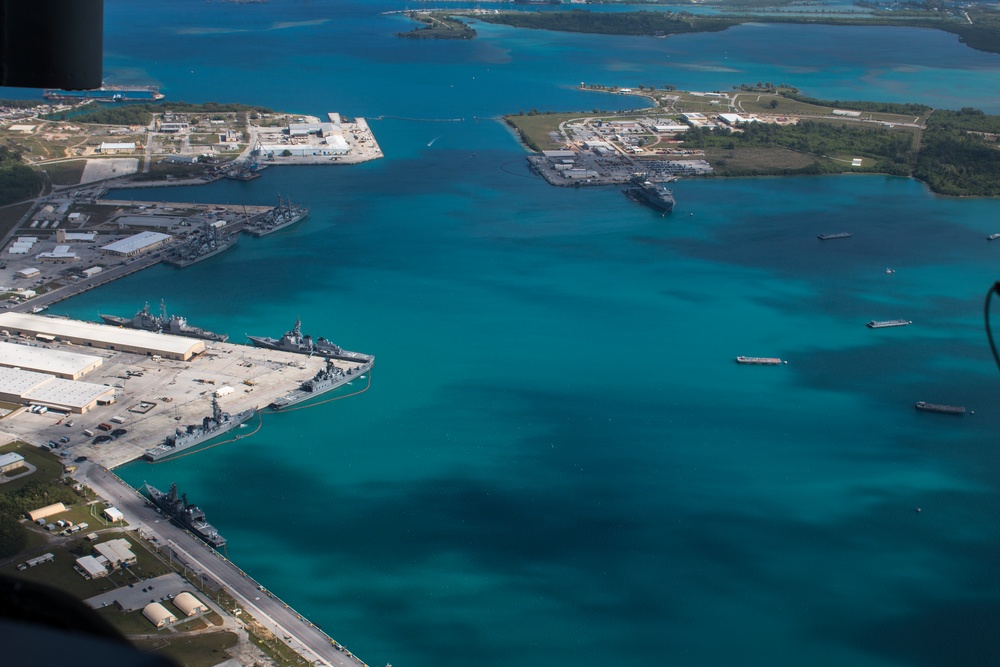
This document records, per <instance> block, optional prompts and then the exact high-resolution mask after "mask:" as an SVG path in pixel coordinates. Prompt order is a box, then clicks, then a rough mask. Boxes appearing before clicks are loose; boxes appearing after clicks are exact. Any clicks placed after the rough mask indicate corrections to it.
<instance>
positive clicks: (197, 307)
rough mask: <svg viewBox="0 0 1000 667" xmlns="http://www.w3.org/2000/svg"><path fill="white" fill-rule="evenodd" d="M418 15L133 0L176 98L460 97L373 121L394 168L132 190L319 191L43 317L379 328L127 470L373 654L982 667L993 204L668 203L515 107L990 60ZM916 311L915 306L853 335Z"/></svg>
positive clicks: (394, 108) (991, 501) (770, 36)
mask: <svg viewBox="0 0 1000 667" xmlns="http://www.w3.org/2000/svg"><path fill="white" fill-rule="evenodd" d="M393 8H396V7H390V6H381V5H377V6H371V5H368V4H362V3H354V4H351V3H332V2H329V3H325V2H312V3H293V2H277V1H273V2H271V3H268V4H265V5H228V4H225V5H223V4H206V3H198V2H190V3H178V4H175V5H171V6H170V7H163V6H160V5H159V4H155V3H143V4H141V5H138V6H135V5H133V4H132V3H123V2H117V1H115V0H111V1H109V2H108V27H109V35H110V38H109V39H108V41H107V43H108V50H109V56H108V61H109V69H110V70H111V71H112V72H114V73H115V75H116V76H118V77H119V78H123V77H125V75H126V73H127V72H133V73H140V72H141V73H143V75H144V76H149V77H151V78H153V79H155V80H157V81H159V82H161V84H162V85H163V88H164V91H165V92H167V93H168V95H170V97H171V99H188V100H202V99H206V100H207V99H214V100H220V99H221V100H224V101H225V100H239V101H245V102H260V103H262V104H267V105H270V106H273V107H275V108H281V109H291V110H297V111H302V112H304V113H314V114H321V113H325V112H326V111H334V110H336V111H340V112H342V113H344V114H346V115H365V116H369V117H374V116H378V115H380V114H385V115H386V116H397V117H405V118H463V119H464V120H462V121H460V122H416V121H406V120H399V119H392V118H386V119H385V120H379V121H375V120H373V121H372V125H373V130H374V132H375V134H376V137H377V138H378V140H379V142H380V144H381V146H382V148H383V150H384V152H385V154H386V156H387V157H386V159H384V160H380V161H377V162H373V163H369V164H365V165H361V166H357V167H350V168H343V169H338V168H287V169H280V168H274V169H269V170H267V171H266V172H265V174H264V176H263V178H261V179H259V180H257V181H254V182H251V183H236V182H223V183H218V184H214V185H211V186H207V187H201V188H177V189H169V190H167V189H157V190H148V191H129V193H128V194H125V193H113V196H125V197H130V198H136V199H141V198H149V199H172V200H177V199H191V200H196V201H218V202H246V203H254V204H256V203H264V204H266V203H272V202H273V201H274V199H275V197H276V195H277V193H279V192H280V193H281V194H282V195H286V196H290V197H291V198H292V199H293V200H295V201H301V202H303V203H306V204H307V205H309V206H310V207H311V208H312V216H311V217H310V218H309V219H308V220H307V221H306V222H304V223H303V224H301V225H298V226H296V227H295V228H293V229H292V230H289V231H287V232H283V233H281V234H278V235H275V236H271V237H266V238H264V239H250V238H245V239H242V240H241V241H240V243H239V245H238V246H237V247H236V248H235V249H234V250H232V251H231V252H229V253H227V254H225V255H222V256H220V257H217V258H213V259H211V260H208V261H206V262H204V263H201V264H199V265H197V266H195V267H191V268H189V269H185V270H176V269H172V268H167V267H157V268H155V269H152V270H149V271H146V272H143V273H141V274H137V275H135V276H133V277H130V278H128V279H126V280H123V281H119V282H117V283H115V284H113V285H111V286H108V287H107V288H102V289H101V290H99V291H96V292H92V293H88V294H84V295H82V296H80V297H77V298H75V299H73V300H71V301H68V302H64V303H62V304H59V305H58V306H55V307H54V308H53V311H55V312H61V313H66V314H70V315H74V316H78V317H86V318H95V317H96V314H97V312H99V311H101V312H103V311H111V312H122V313H125V314H128V313H130V312H132V311H133V310H134V309H136V308H138V307H139V306H140V305H141V304H142V302H143V301H146V300H149V301H154V302H155V300H156V299H159V298H161V297H162V298H165V299H166V301H167V304H168V306H169V307H170V310H171V311H172V312H178V313H183V314H184V315H186V316H188V317H189V318H190V320H191V321H192V322H194V323H196V324H198V325H200V326H204V327H206V328H209V329H212V330H219V331H226V332H228V333H229V334H230V335H231V336H232V338H233V339H234V340H237V341H238V340H239V339H240V338H242V336H243V334H245V333H251V334H269V335H277V334H279V333H280V332H282V331H284V330H286V329H287V328H289V327H290V326H291V324H292V322H294V320H295V318H296V317H298V316H301V317H302V320H303V326H304V328H305V330H306V331H307V332H311V333H313V334H314V335H325V336H329V337H330V338H332V339H333V340H335V341H337V342H338V343H339V344H341V345H343V346H344V347H347V348H348V349H357V350H362V351H366V352H371V353H374V354H376V355H377V366H376V368H375V371H374V374H373V379H374V381H373V385H372V389H371V390H369V391H368V392H366V393H364V394H361V395H359V396H355V397H352V398H349V399H347V400H343V401H337V402H334V403H330V404H327V405H325V406H323V407H321V408H317V409H314V410H306V411H300V412H296V413H289V414H267V415H265V417H264V428H263V429H262V430H261V431H260V432H259V433H258V434H257V435H255V436H253V437H252V438H249V439H244V440H241V441H240V443H239V444H238V446H237V445H235V444H234V445H230V446H225V447H218V448H214V449H212V450H209V451H206V452H204V453H201V454H199V455H198V456H195V457H187V458H184V459H182V460H179V461H177V462H172V463H166V464H161V465H156V466H149V465H145V464H132V465H128V466H125V467H123V468H121V469H119V473H120V474H121V475H122V476H123V477H124V478H125V479H126V480H128V481H129V482H131V483H133V484H136V485H139V484H141V483H142V482H143V481H149V482H151V483H153V484H154V485H157V486H163V485H166V484H169V483H170V482H171V481H177V482H178V483H179V484H180V485H181V486H182V487H183V488H184V489H185V490H186V491H187V492H188V493H189V495H190V497H191V498H192V499H193V500H195V501H196V502H198V503H199V504H200V505H202V506H203V507H204V508H205V509H206V511H207V512H208V514H209V517H210V519H211V520H212V522H213V523H214V524H216V525H217V526H218V527H219V528H220V530H221V531H222V532H223V534H225V535H226V536H227V537H228V539H229V555H230V556H231V557H232V558H233V559H234V560H236V561H237V562H238V563H239V564H240V565H241V567H243V568H244V569H245V570H247V571H248V572H250V573H251V574H253V576H254V577H256V578H257V579H259V580H260V581H262V582H263V583H265V585H267V586H268V587H269V588H270V589H272V590H274V591H275V592H276V593H277V594H278V595H280V596H281V597H282V598H283V599H285V600H286V601H287V602H289V603H290V604H291V605H292V606H294V607H295V608H296V609H298V610H300V611H301V612H302V613H304V614H306V615H308V617H309V618H310V619H311V620H313V621H315V622H317V623H319V624H320V625H321V626H322V627H323V628H324V629H325V630H326V631H327V632H328V633H329V634H331V636H333V637H334V638H336V639H337V640H338V641H340V642H342V643H344V644H346V645H347V646H348V647H350V648H351V650H352V651H354V652H356V653H357V654H359V655H360V656H362V657H363V658H364V659H365V660H366V661H367V662H368V663H369V664H372V665H379V664H385V663H386V662H392V663H393V664H394V665H397V667H398V666H401V665H410V666H418V667H424V666H429V665H454V666H456V667H458V666H465V665H469V664H480V665H501V664H515V663H516V664H531V665H535V664H549V665H556V666H562V665H565V666H567V667H568V666H569V665H578V664H585V663H590V662H593V661H595V660H614V661H615V662H616V663H618V664H623V665H651V666H652V665H662V664H678V665H713V664H741V665H801V664H804V663H809V664H819V665H844V664H852V665H864V666H873V667H874V666H878V667H883V666H890V665H893V666H895V665H942V664H949V665H950V664H961V665H978V664H982V665H992V664H996V662H997V660H998V658H1000V646H998V642H997V639H996V638H995V637H996V635H995V632H994V628H995V626H996V622H997V621H998V620H1000V606H998V604H997V599H998V597H997V593H998V588H1000V580H998V575H997V573H996V567H995V564H996V562H997V556H998V545H1000V534H998V528H997V524H996V521H995V517H996V512H997V510H998V509H1000V507H998V505H1000V498H998V493H997V491H998V484H1000V479H998V469H997V465H996V456H995V448H996V446H997V444H998V443H997V436H996V433H997V430H998V426H1000V423H998V422H1000V416H998V412H997V410H996V408H995V405H994V401H995V393H996V388H997V385H998V378H997V375H996V368H995V367H994V366H993V365H992V360H991V357H990V353H989V350H988V348H987V345H986V340H985V335H984V333H983V325H982V301H983V297H984V295H985V293H986V290H987V288H988V287H989V286H990V285H991V284H992V282H993V281H994V280H995V279H996V277H997V276H996V266H997V263H996V252H997V251H998V250H1000V248H998V247H997V246H995V245H994V244H991V243H989V242H987V241H986V240H985V236H986V235H987V234H989V233H993V232H1000V228H998V227H997V224H998V223H997V220H998V219H1000V218H998V215H997V214H998V212H1000V211H998V207H1000V204H998V202H997V201H995V200H957V199H945V198H939V197H935V196H933V195H931V194H929V193H928V192H927V191H926V190H925V189H924V188H923V187H922V186H921V185H920V184H919V183H916V182H914V181H908V180H904V179H895V178H884V177H877V176H876V177H850V176H846V177H834V178H795V179H769V178H765V179H742V180H726V181H721V180H720V181H712V180H693V179H692V180H684V181H681V182H679V183H677V184H676V188H675V192H676V194H677V197H678V205H677V208H676V209H675V211H674V212H673V214H671V215H670V216H668V217H666V218H661V217H660V216H658V215H657V214H655V213H654V212H652V211H651V210H649V209H646V208H643V207H640V206H637V205H635V204H633V203H631V202H630V201H628V200H627V199H626V198H625V197H623V196H622V195H621V194H620V193H619V192H618V191H617V189H615V188H597V189H558V188H551V187H549V186H547V185H546V184H544V183H543V182H541V181H539V180H538V179H536V178H533V177H532V176H531V175H530V173H529V172H528V170H527V169H526V165H525V162H524V152H523V150H522V149H521V148H520V147H519V146H518V145H517V143H516V141H515V140H514V139H513V137H512V136H511V134H510V133H509V132H508V131H507V130H506V129H505V128H504V127H503V126H502V125H501V124H499V123H498V122H495V121H493V120H489V117H490V116H493V115H496V114H499V113H502V112H505V111H511V110H517V109H519V108H522V107H523V108H524V109H530V108H539V109H546V108H553V109H554V108H559V109H567V108H584V109H588V108H591V107H593V106H600V107H602V108H612V106H611V105H612V104H628V103H634V102H631V101H630V100H627V99H624V98H622V97H620V96H619V97H595V96H594V95H593V94H585V93H580V92H577V91H575V90H573V89H572V86H573V85H574V84H576V83H578V82H579V81H581V80H587V81H600V82H604V83H622V84H628V83H639V82H643V81H644V80H645V81H650V80H652V81H653V82H656V83H657V84H662V83H668V82H671V83H674V84H676V85H679V86H680V87H690V88H694V89H715V88H728V87H730V86H732V85H734V84H739V83H743V82H747V81H757V80H778V79H786V78H794V81H793V82H794V83H796V84H797V85H799V86H800V87H801V88H803V90H805V91H806V92H808V93H809V94H814V95H818V96H824V97H840V98H881V99H897V100H905V101H910V100H914V101H924V102H928V103H931V104H936V105H942V106H952V107H959V106H966V105H969V106H980V107H982V108H985V109H989V110H992V111H998V109H997V108H996V107H995V105H996V101H995V97H994V96H993V92H992V91H994V90H996V88H997V86H996V83H997V81H996V78H997V72H1000V67H998V65H1000V57H998V56H995V55H989V54H982V53H979V52H975V51H971V50H969V49H967V48H965V47H962V46H961V45H959V44H958V43H957V41H956V40H955V39H954V38H952V37H950V36H946V35H939V34H937V33H933V32H928V31H914V30H902V29H896V30H882V31H879V30H874V31H873V30H870V29H850V30H839V31H833V29H825V28H818V27H803V28H792V27H782V28H773V29H772V28H771V27H767V28H760V27H755V26H748V27H745V28H742V29H737V30H731V31H727V32H726V33H723V34H717V35H707V36H692V37H690V38H684V39H680V40H674V39H668V40H646V39H623V38H601V37H585V36H574V35H549V34H546V33H526V32H519V31H515V30H510V29H506V28H494V27H485V26H484V27H483V29H482V30H481V34H482V35H483V37H482V38H481V39H478V40H474V41H473V42H469V43H463V44H449V43H424V42H419V43H418V42H410V41H406V40H397V39H395V38H393V37H392V33H393V32H394V31H397V30H399V29H402V26H401V25H400V24H399V21H398V19H395V18H392V17H383V16H380V15H378V13H377V12H378V11H381V10H383V9H393ZM185 9H187V10H188V11H184V10H185ZM321 19H329V20H327V21H326V22H325V23H308V24H304V25H298V26H296V27H275V24H276V23H278V22H306V21H314V20H321ZM205 26H209V27H215V28H216V29H222V28H224V29H225V30H226V32H206V31H205V30H204V29H203V28H204V27H205ZM151 35H152V36H153V37H156V39H154V38H152V37H151ZM830 37H836V40H837V41H836V46H830V44H831V42H830V41H829V39H828V38H830ZM777 41H780V43H781V44H782V50H783V53H778V52H777V50H776V49H775V48H774V46H773V45H774V43H775V42H777ZM292 45H294V48H293V46H292ZM821 45H822V47H821ZM831 50H832V51H831ZM208 54H213V55H211V56H209V55H208ZM788 54H793V55H794V57H789V56H788ZM830 61H833V62H834V63H835V64H834V66H832V67H830V66H829V64H828V63H829V62H830ZM789 63H794V65H790V64H789ZM595 100H600V101H595ZM953 100H954V101H959V102H958V103H956V104H950V101H953ZM990 105H994V106H993V107H991V106H990ZM837 231H850V232H853V233H854V236H853V237H851V238H850V239H846V240H843V241H832V242H827V243H823V242H820V241H818V240H817V239H816V235H817V234H819V233H824V232H837ZM886 266H892V267H893V268H895V269H896V273H894V274H886V273H885V268H886ZM165 285H170V289H169V291H167V290H166V288H165ZM896 317H902V318H906V319H911V320H913V321H914V324H913V326H910V327H905V328H900V329H885V330H877V331H876V330H870V329H868V328H866V327H865V326H864V323H865V322H867V321H868V320H870V319H890V318H896ZM740 354H748V355H761V356H780V357H782V358H784V359H787V360H788V361H789V363H788V364H787V365H783V366H781V367H776V368H775V367H744V366H738V365H736V364H735V363H733V358H734V357H735V356H737V355H740ZM916 400H927V401H933V402H942V403H953V404H962V405H966V406H967V407H969V408H970V410H974V411H975V414H974V415H973V414H967V415H965V416H964V417H962V418H949V417H946V416H941V415H933V414H924V413H918V412H917V411H915V410H914V409H913V402H914V401H916ZM917 507H920V508H921V509H922V511H921V512H919V513H918V512H915V511H914V510H915V508H917Z"/></svg>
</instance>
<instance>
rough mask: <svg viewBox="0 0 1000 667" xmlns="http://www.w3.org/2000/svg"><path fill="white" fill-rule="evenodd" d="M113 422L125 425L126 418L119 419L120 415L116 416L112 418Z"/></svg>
mask: <svg viewBox="0 0 1000 667" xmlns="http://www.w3.org/2000/svg"><path fill="white" fill-rule="evenodd" d="M111 421H113V422H114V423H116V424H124V423H125V418H124V417H119V416H118V415H115V416H114V417H112V418H111Z"/></svg>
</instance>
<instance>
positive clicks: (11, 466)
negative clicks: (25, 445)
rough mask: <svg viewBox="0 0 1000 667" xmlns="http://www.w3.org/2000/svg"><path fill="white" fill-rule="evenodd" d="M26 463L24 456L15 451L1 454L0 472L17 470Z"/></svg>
mask: <svg viewBox="0 0 1000 667" xmlns="http://www.w3.org/2000/svg"><path fill="white" fill-rule="evenodd" d="M23 465H24V457H23V456H21V455H20V454H17V453H15V452H10V453H8V454H0V473H6V472H10V471H11V470H16V469H18V468H20V467H22V466H23Z"/></svg>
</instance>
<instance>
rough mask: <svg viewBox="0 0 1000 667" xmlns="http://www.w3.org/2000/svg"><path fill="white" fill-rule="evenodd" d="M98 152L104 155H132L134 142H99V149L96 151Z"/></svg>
mask: <svg viewBox="0 0 1000 667" xmlns="http://www.w3.org/2000/svg"><path fill="white" fill-rule="evenodd" d="M98 150H99V152H101V153H103V154H104V155H117V154H119V153H134V152H135V142H134V141H128V142H125V141H121V142H114V141H103V142H101V147H100V149H98Z"/></svg>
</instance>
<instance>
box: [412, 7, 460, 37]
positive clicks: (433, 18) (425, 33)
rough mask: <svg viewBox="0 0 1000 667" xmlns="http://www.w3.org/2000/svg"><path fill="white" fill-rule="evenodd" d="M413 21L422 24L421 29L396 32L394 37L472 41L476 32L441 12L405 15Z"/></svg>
mask: <svg viewBox="0 0 1000 667" xmlns="http://www.w3.org/2000/svg"><path fill="white" fill-rule="evenodd" d="M407 16H409V17H410V18H411V19H413V20H414V21H418V22H420V23H423V24H424V25H423V27H421V28H414V29H413V30H411V31H409V32H397V33H396V37H406V38H408V39H472V38H473V37H475V36H476V31H475V30H473V29H472V28H470V27H469V26H467V25H466V24H464V23H462V22H461V21H458V20H456V19H453V18H448V16H447V15H446V14H444V13H442V12H430V13H429V12H410V13H409V14H407Z"/></svg>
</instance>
